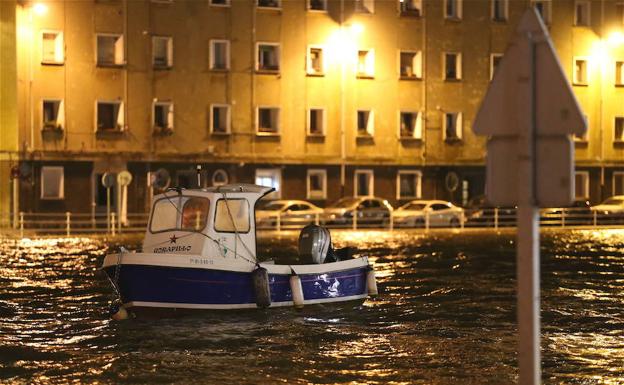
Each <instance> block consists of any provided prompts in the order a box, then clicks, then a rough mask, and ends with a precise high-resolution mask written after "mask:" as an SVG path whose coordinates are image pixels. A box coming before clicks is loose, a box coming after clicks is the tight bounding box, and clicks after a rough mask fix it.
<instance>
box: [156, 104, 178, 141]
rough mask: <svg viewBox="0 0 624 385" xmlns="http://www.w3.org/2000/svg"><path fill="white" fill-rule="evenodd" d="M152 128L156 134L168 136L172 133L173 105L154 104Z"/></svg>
mask: <svg viewBox="0 0 624 385" xmlns="http://www.w3.org/2000/svg"><path fill="white" fill-rule="evenodd" d="M152 127H153V128H154V133H156V134H170V133H172V132H173V103H171V102H160V101H155V102H154V105H153V112H152Z"/></svg>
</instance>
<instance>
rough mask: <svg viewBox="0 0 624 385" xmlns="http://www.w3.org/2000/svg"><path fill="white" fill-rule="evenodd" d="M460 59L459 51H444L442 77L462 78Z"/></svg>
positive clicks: (447, 78)
mask: <svg viewBox="0 0 624 385" xmlns="http://www.w3.org/2000/svg"><path fill="white" fill-rule="evenodd" d="M461 67H462V60H461V53H456V52H446V53H444V79H445V80H460V79H461V78H462V71H461Z"/></svg>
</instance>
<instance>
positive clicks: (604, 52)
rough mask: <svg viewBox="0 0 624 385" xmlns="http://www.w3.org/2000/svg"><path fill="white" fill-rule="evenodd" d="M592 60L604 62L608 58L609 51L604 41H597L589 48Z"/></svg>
mask: <svg viewBox="0 0 624 385" xmlns="http://www.w3.org/2000/svg"><path fill="white" fill-rule="evenodd" d="M591 58H592V61H595V62H597V63H600V64H604V63H606V62H607V61H608V60H609V51H608V49H607V45H606V44H605V42H604V41H602V40H599V41H597V42H596V43H595V44H594V46H593V47H592V50H591Z"/></svg>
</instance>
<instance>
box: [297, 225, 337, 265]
mask: <svg viewBox="0 0 624 385" xmlns="http://www.w3.org/2000/svg"><path fill="white" fill-rule="evenodd" d="M299 259H300V261H301V263H304V264H321V263H326V262H334V261H335V260H336V259H335V258H334V253H333V248H332V244H331V235H330V234H329V230H327V229H326V228H325V227H322V226H317V225H308V226H306V227H304V228H303V229H301V233H299Z"/></svg>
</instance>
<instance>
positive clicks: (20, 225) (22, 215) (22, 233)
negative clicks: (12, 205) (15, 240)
mask: <svg viewBox="0 0 624 385" xmlns="http://www.w3.org/2000/svg"><path fill="white" fill-rule="evenodd" d="M19 228H20V238H24V212H23V211H20V213H19Z"/></svg>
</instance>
